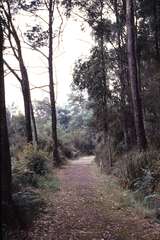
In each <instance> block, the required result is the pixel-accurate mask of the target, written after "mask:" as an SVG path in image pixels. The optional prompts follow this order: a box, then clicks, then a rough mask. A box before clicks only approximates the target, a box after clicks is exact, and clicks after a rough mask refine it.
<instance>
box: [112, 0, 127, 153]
mask: <svg viewBox="0 0 160 240" xmlns="http://www.w3.org/2000/svg"><path fill="white" fill-rule="evenodd" d="M123 4H124V3H123ZM114 9H115V15H116V23H117V40H118V49H117V58H118V68H119V80H120V84H121V92H120V97H121V115H122V127H123V136H124V144H125V149H126V150H127V149H128V148H129V136H128V129H127V114H126V101H125V98H126V83H125V66H124V63H123V55H124V53H123V49H122V46H121V35H122V34H121V31H122V29H121V28H120V17H119V11H118V2H117V0H115V1H114Z"/></svg>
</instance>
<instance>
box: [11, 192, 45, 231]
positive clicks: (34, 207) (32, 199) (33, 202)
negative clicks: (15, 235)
mask: <svg viewBox="0 0 160 240" xmlns="http://www.w3.org/2000/svg"><path fill="white" fill-rule="evenodd" d="M13 204H14V208H15V211H16V213H17V218H18V220H19V222H20V224H21V225H22V226H23V227H25V226H27V225H30V224H31V223H32V221H33V219H34V218H35V217H36V216H37V215H38V213H39V210H40V208H41V207H42V206H43V201H42V199H41V197H40V195H39V194H38V193H35V192H33V191H26V192H18V193H15V194H13Z"/></svg>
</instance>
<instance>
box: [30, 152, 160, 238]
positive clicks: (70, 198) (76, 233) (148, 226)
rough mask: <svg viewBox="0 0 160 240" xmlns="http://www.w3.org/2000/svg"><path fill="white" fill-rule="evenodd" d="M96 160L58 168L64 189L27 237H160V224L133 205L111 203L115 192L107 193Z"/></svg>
mask: <svg viewBox="0 0 160 240" xmlns="http://www.w3.org/2000/svg"><path fill="white" fill-rule="evenodd" d="M92 161H93V157H87V158H86V157H85V158H81V159H79V160H76V161H72V162H70V163H69V164H68V165H67V166H65V167H64V168H63V169H61V170H59V171H58V173H57V174H58V178H59V179H60V183H61V187H60V191H58V192H57V193H54V194H53V195H51V196H49V202H50V205H49V206H48V209H47V210H46V213H43V214H42V216H41V217H40V218H39V219H37V221H36V222H35V223H34V225H33V227H32V229H31V231H30V232H29V234H28V237H27V238H26V239H32V240H45V239H46V240H128V239H129V240H141V239H143V240H160V225H158V224H156V223H152V222H150V221H149V220H147V219H143V218H140V217H138V216H137V215H136V214H135V213H134V211H133V209H131V208H128V207H125V206H123V208H122V207H119V206H118V207H116V204H115V202H114V204H110V203H109V202H112V201H111V200H112V196H111V195H112V194H110V196H107V192H105V189H104V178H103V176H101V175H100V174H97V169H96V167H95V164H93V163H92ZM117 201H119V200H118V199H117ZM53 204H54V205H53Z"/></svg>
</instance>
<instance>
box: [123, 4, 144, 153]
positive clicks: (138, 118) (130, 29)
mask: <svg viewBox="0 0 160 240" xmlns="http://www.w3.org/2000/svg"><path fill="white" fill-rule="evenodd" d="M126 23H127V37H128V41H127V47H128V54H127V55H128V69H129V78H130V84H131V94H132V101H133V110H134V122H135V127H136V139H137V145H138V148H139V149H140V150H144V149H146V147H147V140H146V135H145V129H144V122H143V112H142V103H141V96H140V91H139V85H138V77H137V58H136V49H135V24H134V8H133V0H128V1H126Z"/></svg>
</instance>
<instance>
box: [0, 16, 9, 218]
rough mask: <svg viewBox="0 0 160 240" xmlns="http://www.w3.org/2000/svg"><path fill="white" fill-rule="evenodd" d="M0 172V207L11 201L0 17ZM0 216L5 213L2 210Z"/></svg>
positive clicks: (0, 23)
mask: <svg viewBox="0 0 160 240" xmlns="http://www.w3.org/2000/svg"><path fill="white" fill-rule="evenodd" d="M0 160H1V163H0V174H1V201H2V207H4V206H7V205H10V203H11V157H10V151H9V140H8V130H7V120H6V107H5V89H4V69H3V29H2V19H1V18H0ZM3 210H4V208H2V216H3V217H5V215H6V214H7V213H5V211H3Z"/></svg>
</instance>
